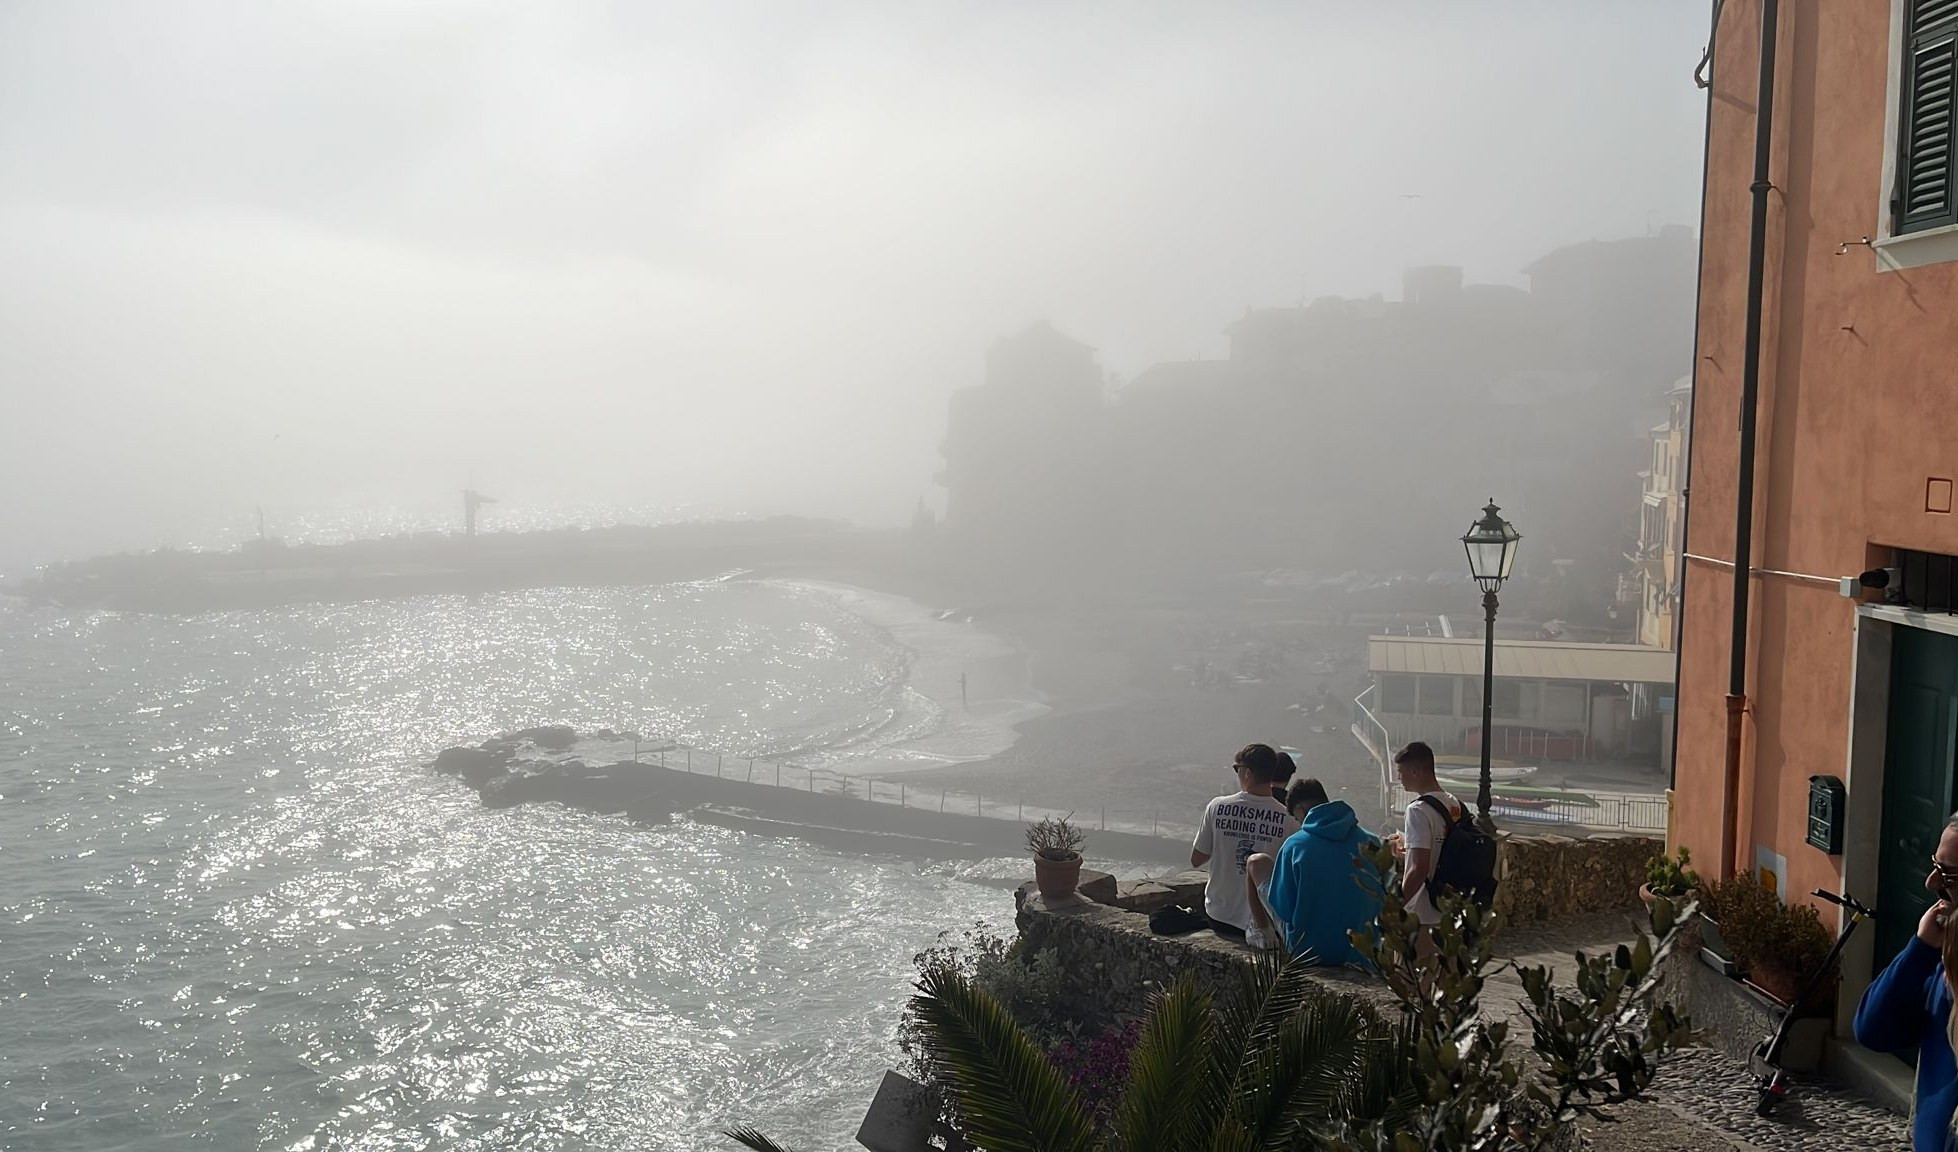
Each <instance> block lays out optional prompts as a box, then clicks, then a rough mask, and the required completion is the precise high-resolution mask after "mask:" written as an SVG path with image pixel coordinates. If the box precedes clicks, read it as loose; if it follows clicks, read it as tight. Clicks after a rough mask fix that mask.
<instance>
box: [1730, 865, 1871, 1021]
mask: <svg viewBox="0 0 1958 1152" xmlns="http://www.w3.org/2000/svg"><path fill="white" fill-rule="evenodd" d="M1702 910H1703V911H1704V912H1705V913H1706V915H1707V916H1709V917H1711V918H1712V919H1713V920H1715V921H1716V922H1718V923H1719V925H1720V935H1721V937H1722V938H1723V939H1724V940H1726V942H1727V948H1728V951H1729V952H1730V953H1731V955H1730V956H1729V959H1731V960H1733V962H1734V963H1735V964H1738V965H1739V966H1740V968H1741V971H1742V972H1743V973H1745V974H1746V976H1747V978H1748V980H1750V981H1751V982H1753V983H1754V984H1755V985H1756V986H1757V987H1759V988H1760V989H1761V990H1762V991H1764V992H1766V993H1767V994H1768V995H1770V996H1773V997H1774V998H1775V999H1777V1000H1779V1001H1781V1002H1782V1003H1784V1004H1788V1003H1793V1002H1794V999H1795V997H1796V995H1797V994H1799V993H1800V991H1801V988H1802V984H1803V983H1804V982H1805V981H1807V979H1808V978H1809V976H1810V974H1812V973H1813V972H1814V971H1815V970H1816V969H1818V968H1820V967H1821V966H1822V961H1823V959H1824V958H1825V957H1827V956H1828V954H1829V949H1830V947H1832V946H1833V945H1834V944H1835V936H1834V934H1833V933H1831V932H1830V931H1829V929H1828V928H1827V927H1826V926H1825V925H1824V924H1823V923H1822V917H1821V915H1820V914H1819V913H1817V912H1816V910H1815V909H1814V908H1813V907H1812V906H1810V905H1807V904H1795V905H1792V906H1791V905H1785V904H1783V903H1782V902H1781V898H1780V897H1779V896H1776V895H1775V893H1774V889H1772V888H1769V887H1767V886H1766V885H1765V884H1763V883H1762V882H1761V878H1760V877H1759V876H1758V875H1756V874H1755V873H1753V872H1742V873H1741V874H1740V875H1738V876H1735V877H1734V878H1733V879H1731V880H1727V881H1724V882H1721V883H1718V884H1715V885H1713V886H1712V887H1711V888H1709V889H1708V890H1707V892H1706V898H1705V900H1704V902H1703V904H1702ZM1837 975H1838V973H1834V972H1831V973H1830V974H1828V975H1827V976H1825V977H1824V978H1823V979H1822V980H1821V982H1820V983H1818V984H1817V986H1816V989H1815V991H1814V992H1813V993H1812V994H1810V996H1809V997H1808V998H1807V999H1805V1000H1803V1001H1802V1003H1801V1005H1800V1006H1799V1007H1800V1009H1801V1012H1802V1014H1804V1015H1827V1014H1828V1013H1829V1012H1830V1011H1831V1010H1832V1009H1833V1007H1834V1004H1835V986H1836V977H1837Z"/></svg>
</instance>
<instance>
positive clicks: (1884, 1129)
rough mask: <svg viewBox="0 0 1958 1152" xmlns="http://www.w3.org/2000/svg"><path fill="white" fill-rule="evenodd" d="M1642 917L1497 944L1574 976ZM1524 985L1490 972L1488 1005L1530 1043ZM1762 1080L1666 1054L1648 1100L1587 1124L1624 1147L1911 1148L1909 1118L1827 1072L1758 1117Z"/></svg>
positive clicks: (1700, 1059)
mask: <svg viewBox="0 0 1958 1152" xmlns="http://www.w3.org/2000/svg"><path fill="white" fill-rule="evenodd" d="M1636 930H1637V924H1636V922H1635V921H1634V920H1632V919H1631V918H1630V917H1628V916H1625V915H1623V914H1616V915H1611V916H1596V917H1587V918H1582V919H1576V920H1571V921H1568V922H1565V923H1562V924H1557V925H1554V926H1549V927H1537V926H1528V927H1525V926H1518V927H1517V928H1514V929H1512V930H1511V932H1510V934H1509V946H1508V947H1501V948H1499V949H1498V951H1499V952H1500V953H1501V954H1502V955H1503V956H1505V957H1508V958H1510V959H1512V960H1514V961H1515V962H1516V963H1519V964H1526V965H1536V964H1547V965H1549V966H1550V967H1551V968H1552V969H1553V972H1554V977H1557V978H1561V979H1560V982H1562V981H1564V980H1568V978H1569V975H1570V971H1571V968H1572V967H1573V965H1574V963H1575V959H1574V955H1573V954H1574V953H1576V952H1578V951H1580V950H1582V951H1583V952H1585V953H1586V954H1589V955H1595V954H1596V953H1598V952H1600V951H1603V950H1605V949H1607V948H1611V947H1614V946H1615V945H1617V944H1619V943H1623V942H1628V941H1630V940H1631V939H1632V935H1633V933H1634V932H1635V931H1636ZM1522 1003H1523V986H1522V982H1521V981H1520V980H1519V979H1518V978H1517V976H1516V973H1515V972H1514V970H1513V969H1505V970H1504V971H1503V972H1501V973H1499V974H1497V975H1494V976H1492V977H1491V978H1490V979H1489V982H1488V983H1487V985H1485V987H1484V990H1483V1006H1484V1008H1485V1010H1487V1011H1488V1012H1490V1013H1492V1014H1500V1015H1503V1016H1506V1017H1508V1018H1510V1019H1512V1020H1515V1021H1517V1023H1516V1024H1513V1025H1512V1026H1511V1027H1512V1035H1513V1036H1514V1037H1515V1040H1514V1042H1515V1043H1516V1044H1518V1045H1519V1046H1523V1045H1527V1044H1528V1043H1529V1035H1528V1033H1527V1032H1526V1031H1516V1029H1519V1028H1527V1023H1526V1022H1524V1021H1523V1020H1522V1012H1521V1004H1522ZM1754 1084H1755V1081H1754V1077H1753V1075H1752V1074H1751V1073H1750V1072H1749V1071H1748V1068H1747V1066H1746V1064H1744V1063H1741V1062H1738V1061H1734V1060H1730V1059H1728V1058H1727V1057H1725V1056H1723V1055H1721V1054H1720V1053H1718V1052H1714V1051H1711V1050H1708V1049H1696V1050H1693V1051H1690V1052H1682V1053H1679V1054H1677V1055H1675V1056H1671V1057H1668V1058H1667V1060H1666V1061H1665V1063H1664V1065H1662V1067H1661V1069H1660V1072H1659V1076H1658V1079H1657V1080H1655V1081H1654V1082H1653V1085H1652V1088H1651V1090H1650V1091H1649V1092H1648V1093H1647V1097H1646V1099H1644V1100H1641V1101H1637V1102H1634V1103H1631V1104H1628V1105H1625V1106H1623V1107H1621V1108H1620V1109H1618V1110H1617V1114H1616V1117H1615V1119H1614V1120H1613V1121H1610V1122H1587V1123H1586V1124H1585V1125H1584V1133H1585V1138H1586V1141H1587V1143H1588V1145H1589V1146H1590V1147H1591V1148H1595V1149H1600V1150H1603V1149H1611V1150H1614V1152H1616V1150H1623V1152H1673V1150H1686V1149H1693V1150H1698V1149H1714V1150H1723V1152H1724V1150H1729V1149H1732V1150H1736V1152H1762V1150H1767V1149H1776V1150H1779V1149H1802V1150H1803V1152H1808V1150H1810V1149H1813V1150H1815V1152H1852V1150H1853V1152H1890V1150H1893V1149H1908V1148H1909V1147H1910V1132H1909V1125H1908V1122H1907V1121H1906V1120H1905V1118H1904V1117H1902V1116H1900V1115H1897V1114H1896V1113H1894V1112H1890V1111H1888V1110H1886V1109H1884V1108H1882V1107H1880V1106H1878V1105H1876V1104H1872V1103H1870V1102H1868V1101H1866V1100H1863V1099H1861V1098H1860V1097H1857V1096H1855V1095H1853V1094H1851V1093H1849V1092H1847V1091H1845V1090H1843V1089H1842V1088H1840V1087H1837V1086H1834V1085H1832V1084H1829V1083H1827V1082H1825V1081H1822V1080H1820V1079H1811V1078H1801V1079H1798V1080H1797V1081H1796V1084H1795V1087H1794V1088H1793V1090H1792V1091H1791V1092H1790V1094H1789V1098H1788V1099H1787V1100H1785V1101H1784V1102H1783V1103H1782V1105H1781V1106H1780V1108H1778V1109H1777V1110H1776V1112H1775V1115H1774V1117H1773V1118H1772V1119H1768V1120H1763V1119H1761V1118H1759V1117H1757V1116H1755V1115H1754V1101H1755V1096H1754Z"/></svg>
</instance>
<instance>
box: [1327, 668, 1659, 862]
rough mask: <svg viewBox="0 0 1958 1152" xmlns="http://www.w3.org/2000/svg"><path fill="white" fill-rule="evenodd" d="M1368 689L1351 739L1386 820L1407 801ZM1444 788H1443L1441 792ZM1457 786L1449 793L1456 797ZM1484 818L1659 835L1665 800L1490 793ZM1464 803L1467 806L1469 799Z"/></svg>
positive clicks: (1533, 828) (1522, 828) (1630, 795)
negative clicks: (1375, 768) (1374, 776)
mask: <svg viewBox="0 0 1958 1152" xmlns="http://www.w3.org/2000/svg"><path fill="white" fill-rule="evenodd" d="M1372 695H1373V687H1372V685H1368V686H1367V689H1366V690H1365V691H1363V692H1361V693H1360V694H1359V695H1358V696H1355V697H1353V738H1354V739H1355V740H1358V741H1359V742H1360V745H1361V746H1362V747H1364V748H1365V749H1366V750H1367V753H1368V755H1370V756H1372V757H1373V759H1374V762H1375V763H1376V764H1378V765H1379V767H1380V808H1381V811H1382V812H1384V813H1386V814H1387V815H1388V816H1389V817H1392V816H1393V815H1394V814H1396V813H1398V812H1401V811H1403V810H1404V809H1405V808H1406V807H1407V802H1408V801H1409V800H1411V799H1413V797H1412V796H1411V795H1410V794H1409V793H1408V792H1407V790H1406V789H1404V788H1402V787H1401V786H1400V778H1399V777H1398V776H1397V775H1396V774H1395V772H1394V765H1393V755H1394V746H1395V740H1394V736H1393V733H1391V732H1390V731H1389V730H1388V728H1387V726H1386V725H1385V724H1383V723H1381V721H1380V718H1379V717H1378V716H1375V715H1374V714H1373V710H1372V709H1371V708H1369V707H1368V706H1367V703H1368V700H1369V699H1370V698H1371V697H1372ZM1446 783H1447V782H1444V786H1446ZM1459 788H1460V786H1459V785H1456V786H1454V787H1451V788H1450V791H1455V792H1456V793H1457V795H1461V793H1460V791H1459ZM1494 791H1495V796H1494V797H1493V799H1494V803H1492V804H1491V805H1490V814H1491V815H1493V816H1494V817H1495V818H1496V823H1497V825H1498V826H1500V827H1502V828H1504V829H1506V830H1508V831H1511V832H1517V833H1523V834H1528V833H1533V832H1534V833H1554V832H1556V831H1558V830H1559V829H1563V830H1566V831H1587V832H1638V833H1654V834H1657V835H1661V836H1663V835H1665V831H1666V797H1665V794H1664V793H1650V792H1593V791H1590V790H1588V789H1585V790H1578V789H1564V790H1562V792H1561V794H1559V792H1556V791H1551V790H1549V789H1546V788H1544V787H1542V786H1540V785H1539V786H1536V787H1533V788H1531V789H1530V790H1529V794H1527V795H1512V796H1504V795H1503V794H1502V793H1503V789H1502V787H1501V786H1500V785H1497V786H1496V787H1495V789H1494ZM1463 799H1464V800H1468V801H1471V802H1472V801H1473V799H1474V797H1473V794H1472V791H1471V794H1470V795H1466V796H1463Z"/></svg>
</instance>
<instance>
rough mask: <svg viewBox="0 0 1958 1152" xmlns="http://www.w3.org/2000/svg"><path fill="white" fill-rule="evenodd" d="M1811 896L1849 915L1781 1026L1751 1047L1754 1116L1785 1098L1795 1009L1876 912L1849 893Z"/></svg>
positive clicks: (1818, 892)
mask: <svg viewBox="0 0 1958 1152" xmlns="http://www.w3.org/2000/svg"><path fill="white" fill-rule="evenodd" d="M1815 895H1816V898H1817V899H1821V900H1827V901H1828V902H1829V903H1831V904H1834V905H1835V906H1836V907H1838V908H1841V909H1842V910H1843V911H1844V912H1846V913H1848V914H1849V918H1848V919H1847V920H1846V921H1845V922H1844V923H1843V926H1842V932H1841V934H1840V935H1838V936H1837V937H1836V942H1835V945H1834V947H1831V948H1830V949H1829V954H1828V956H1826V957H1824V958H1823V960H1822V967H1820V968H1817V969H1816V970H1815V971H1814V972H1812V973H1810V974H1809V978H1808V982H1807V983H1805V984H1803V985H1802V990H1801V992H1800V993H1798V994H1797V995H1796V996H1795V1002H1794V1003H1793V1004H1790V1005H1789V1006H1788V1007H1787V1009H1786V1010H1784V1011H1783V1012H1782V1014H1781V1025H1780V1026H1779V1027H1777V1028H1776V1029H1775V1030H1774V1035H1773V1036H1770V1037H1769V1038H1767V1039H1766V1040H1763V1041H1761V1043H1760V1045H1759V1046H1757V1047H1756V1048H1755V1049H1754V1060H1753V1063H1754V1065H1755V1074H1756V1075H1758V1076H1759V1077H1760V1078H1761V1081H1760V1085H1759V1086H1758V1087H1757V1088H1756V1089H1755V1091H1756V1093H1757V1097H1756V1099H1755V1101H1754V1114H1755V1115H1756V1116H1768V1115H1772V1114H1773V1112H1774V1110H1775V1108H1776V1106H1777V1105H1779V1104H1780V1103H1781V1102H1782V1101H1783V1100H1785V1099H1787V1097H1788V1073H1787V1072H1785V1071H1783V1070H1782V1068H1781V1048H1782V1045H1783V1044H1786V1043H1787V1041H1788V1030H1789V1028H1791V1027H1792V1026H1793V1025H1794V1023H1795V1011H1796V1009H1798V1008H1800V1007H1801V1005H1802V1002H1803V1001H1805V1000H1807V999H1808V997H1809V994H1810V993H1811V992H1814V991H1815V989H1816V986H1817V985H1819V984H1820V983H1821V982H1822V980H1823V978H1824V977H1826V976H1828V974H1829V973H1830V972H1831V971H1833V970H1834V969H1835V966H1836V958H1837V957H1838V956H1841V955H1842V950H1843V946H1844V945H1846V944H1848V943H1849V936H1850V933H1852V932H1854V931H1856V926H1857V925H1858V924H1861V923H1862V922H1863V921H1865V920H1872V919H1875V917H1876V913H1874V912H1872V911H1870V910H1869V909H1868V908H1866V907H1864V906H1863V905H1862V904H1859V903H1857V902H1856V900H1855V899H1854V898H1852V897H1850V896H1846V895H1843V896H1838V895H1837V894H1835V893H1834V892H1824V891H1822V890H1821V889H1820V888H1817V889H1816V890H1815Z"/></svg>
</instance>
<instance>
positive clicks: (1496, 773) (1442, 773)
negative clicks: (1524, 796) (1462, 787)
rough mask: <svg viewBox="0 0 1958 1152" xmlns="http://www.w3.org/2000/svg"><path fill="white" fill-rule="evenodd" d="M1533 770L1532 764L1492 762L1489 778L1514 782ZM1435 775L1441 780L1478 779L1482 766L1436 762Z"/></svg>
mask: <svg viewBox="0 0 1958 1152" xmlns="http://www.w3.org/2000/svg"><path fill="white" fill-rule="evenodd" d="M1535 771H1536V765H1534V764H1492V765H1490V766H1489V779H1490V780H1491V781H1495V780H1506V781H1508V782H1509V783H1511V784H1514V783H1516V782H1517V781H1519V780H1522V779H1524V778H1526V777H1528V776H1529V775H1530V773H1532V772H1535ZM1435 775H1436V776H1438V777H1440V778H1441V779H1443V780H1450V781H1455V782H1460V781H1465V780H1467V781H1478V780H1481V779H1482V767H1481V765H1479V764H1437V765H1435Z"/></svg>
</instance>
